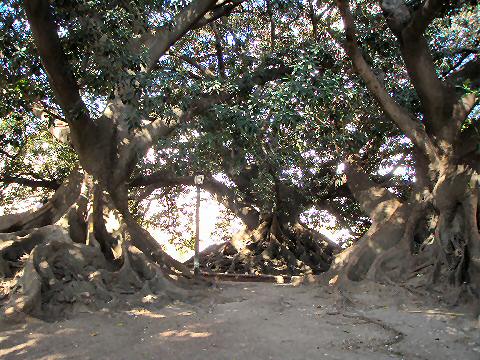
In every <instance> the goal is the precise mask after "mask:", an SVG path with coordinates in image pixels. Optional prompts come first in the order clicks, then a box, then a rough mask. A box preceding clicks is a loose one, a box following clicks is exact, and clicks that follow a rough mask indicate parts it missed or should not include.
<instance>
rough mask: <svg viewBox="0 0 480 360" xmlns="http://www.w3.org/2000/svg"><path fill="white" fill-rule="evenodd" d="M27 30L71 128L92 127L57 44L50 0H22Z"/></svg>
mask: <svg viewBox="0 0 480 360" xmlns="http://www.w3.org/2000/svg"><path fill="white" fill-rule="evenodd" d="M24 4H25V12H26V14H27V18H28V22H29V24H30V29H31V31H32V34H33V37H34V40H35V45H36V47H37V50H38V53H39V55H40V59H41V61H42V64H43V66H44V68H45V70H46V72H47V74H48V79H49V82H50V85H51V86H52V89H53V91H54V93H55V97H56V98H57V100H58V102H59V104H60V106H61V108H62V110H63V112H64V114H65V116H66V120H67V121H68V122H69V124H70V125H71V126H72V127H75V128H76V129H79V130H80V129H82V128H85V127H86V126H93V121H92V120H91V119H90V117H89V114H88V110H87V108H86V106H85V104H84V102H83V100H82V98H81V96H80V89H79V87H78V84H77V81H76V79H75V77H74V75H73V72H72V69H71V68H70V64H69V63H68V60H67V57H66V56H65V53H64V51H63V49H62V45H61V44H60V39H59V37H58V28H57V26H56V24H55V22H54V20H53V16H52V14H51V9H50V5H49V2H48V1H46V0H25V2H24Z"/></svg>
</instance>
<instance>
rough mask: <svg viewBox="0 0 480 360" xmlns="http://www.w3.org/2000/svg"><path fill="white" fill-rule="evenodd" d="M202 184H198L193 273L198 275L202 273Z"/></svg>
mask: <svg viewBox="0 0 480 360" xmlns="http://www.w3.org/2000/svg"><path fill="white" fill-rule="evenodd" d="M199 244H200V186H199V185H197V209H196V219H195V256H194V258H193V273H194V275H196V276H198V274H199V273H200V259H199V256H200V251H199V250H200V245H199Z"/></svg>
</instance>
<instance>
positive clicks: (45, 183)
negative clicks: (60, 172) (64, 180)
mask: <svg viewBox="0 0 480 360" xmlns="http://www.w3.org/2000/svg"><path fill="white" fill-rule="evenodd" d="M0 183H4V184H19V185H24V186H29V187H32V188H37V187H42V188H47V189H52V190H57V189H58V188H59V187H60V184H59V183H58V181H57V180H45V179H42V180H33V179H27V178H23V177H19V176H8V175H7V176H0Z"/></svg>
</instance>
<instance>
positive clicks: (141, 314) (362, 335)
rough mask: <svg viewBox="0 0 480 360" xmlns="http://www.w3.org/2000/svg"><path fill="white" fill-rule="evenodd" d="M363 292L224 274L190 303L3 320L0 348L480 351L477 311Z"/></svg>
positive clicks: (125, 353)
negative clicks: (224, 279)
mask: <svg viewBox="0 0 480 360" xmlns="http://www.w3.org/2000/svg"><path fill="white" fill-rule="evenodd" d="M362 286H363V285H362ZM355 294H357V295H355V296H353V295H345V296H343V295H338V294H337V293H333V292H332V290H331V288H329V287H323V286H319V285H308V286H298V287H293V286H290V285H273V284H266V283H222V284H221V285H220V286H219V289H215V290H211V291H210V292H209V294H208V296H207V297H205V298H203V299H202V300H198V301H196V302H195V303H190V304H187V303H181V302H174V303H172V304H170V305H168V306H166V307H163V308H158V309H157V308H156V307H155V304H149V305H148V304H147V305H145V307H143V308H141V307H131V308H130V309H129V310H123V311H109V310H104V311H101V312H96V313H89V312H84V313H80V314H77V315H75V316H74V317H73V318H71V319H69V320H64V321H60V322H56V323H45V322H41V321H40V320H36V319H28V321H27V323H26V324H20V325H7V324H0V326H2V328H1V331H0V358H1V359H116V360H120V359H172V360H174V359H189V360H193V359H212V360H216V359H228V360H235V359H244V360H256V359H262V360H266V359H276V360H277V359H288V360H293V359H435V360H440V359H458V360H467V359H475V360H478V359H480V328H479V325H480V324H479V320H478V318H477V319H476V318H474V317H473V316H472V315H471V314H470V315H469V314H466V313H462V312H459V311H458V310H456V311H454V310H451V309H449V310H448V309H445V308H438V307H434V306H429V305H428V302H429V300H425V298H420V297H419V295H413V294H411V293H410V292H407V291H406V290H404V289H402V288H393V287H384V286H375V287H372V286H367V285H365V286H364V287H363V288H360V289H358V290H357V291H356V292H355ZM147 300H148V299H147Z"/></svg>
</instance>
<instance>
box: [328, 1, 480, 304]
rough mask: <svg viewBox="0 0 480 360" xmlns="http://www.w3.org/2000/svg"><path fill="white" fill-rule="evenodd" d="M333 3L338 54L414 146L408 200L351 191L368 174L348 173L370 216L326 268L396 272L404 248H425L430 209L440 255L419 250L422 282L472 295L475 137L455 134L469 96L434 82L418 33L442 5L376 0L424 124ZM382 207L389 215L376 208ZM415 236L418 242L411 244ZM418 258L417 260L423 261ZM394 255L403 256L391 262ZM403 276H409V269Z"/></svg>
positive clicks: (344, 7)
mask: <svg viewBox="0 0 480 360" xmlns="http://www.w3.org/2000/svg"><path fill="white" fill-rule="evenodd" d="M337 5H338V8H339V10H340V14H341V16H342V18H343V21H344V26H345V34H346V41H345V50H346V52H347V54H348V56H349V57H350V59H351V60H352V64H353V67H354V69H355V70H356V71H357V73H358V74H359V75H360V77H361V78H362V79H363V81H364V82H365V84H366V86H367V88H368V90H369V91H370V93H371V94H372V95H374V96H375V98H376V99H377V101H378V104H379V106H380V107H381V109H382V110H383V111H384V112H385V113H386V114H387V115H388V116H389V117H390V119H391V120H392V121H393V122H394V123H395V124H396V125H397V126H398V127H399V129H400V130H401V131H402V132H403V133H404V134H405V135H406V136H407V137H408V138H409V139H410V140H411V141H412V143H413V144H414V145H415V146H414V149H415V151H414V153H413V156H414V158H415V160H416V170H417V174H416V175H417V178H418V179H419V181H418V182H417V183H416V184H415V186H414V190H413V192H412V194H411V197H410V199H409V202H400V201H399V200H396V199H393V200H391V201H390V202H389V200H388V199H387V198H388V197H391V195H388V194H387V193H386V189H379V188H378V186H377V185H375V184H371V186H370V187H369V189H370V190H369V191H363V190H362V191H356V189H355V187H356V186H357V184H358V185H359V186H360V188H362V187H363V185H362V182H363V183H365V182H364V181H363V180H365V179H368V177H366V176H363V180H362V178H360V179H355V176H350V183H349V186H350V188H351V190H352V193H354V195H355V197H356V199H357V200H358V201H359V202H360V204H361V205H362V207H363V209H364V210H365V211H366V213H367V214H368V215H369V216H370V218H371V219H372V227H371V228H370V230H369V231H368V232H367V234H366V235H365V236H364V237H363V238H362V239H361V240H360V241H359V242H358V243H357V244H356V245H354V246H353V247H352V248H350V249H348V250H347V251H346V252H345V253H343V254H341V255H340V256H339V257H338V259H337V260H336V262H335V266H334V267H333V268H338V269H339V271H338V274H339V275H341V276H342V277H344V278H345V277H347V278H350V279H353V280H361V279H363V278H364V277H365V275H367V274H370V275H371V276H373V277H375V278H377V277H378V275H379V274H380V275H382V274H381V273H382V271H383V272H385V271H387V270H386V269H387V268H388V267H390V268H392V267H391V266H390V264H389V262H394V263H397V264H399V266H397V272H402V271H403V270H404V269H405V266H404V265H405V263H406V262H408V261H410V260H411V256H410V255H411V253H412V249H413V246H412V244H413V243H414V242H416V243H420V244H426V242H425V240H426V239H425V236H424V235H425V232H423V234H420V233H419V231H418V224H419V223H422V221H423V220H422V218H425V216H426V212H428V211H426V209H428V208H432V209H433V211H434V212H435V216H436V217H437V220H438V221H436V222H435V224H433V226H432V228H433V229H434V246H436V247H437V250H438V251H437V253H439V254H440V255H441V256H439V257H435V255H434V254H435V253H434V252H433V251H431V247H429V246H427V245H425V246H426V247H428V248H429V249H428V251H425V252H424V254H426V259H427V263H435V266H434V267H433V271H432V272H431V275H432V276H431V277H425V278H428V279H432V280H433V281H434V282H435V281H436V282H440V283H444V281H440V280H443V279H449V282H450V283H451V284H453V285H455V286H457V287H459V286H461V287H463V285H465V284H466V285H467V286H468V287H469V289H470V290H473V293H476V296H479V294H480V292H479V289H480V277H479V275H478V274H479V273H480V271H479V269H480V267H479V247H480V238H479V228H478V209H477V207H478V186H479V183H478V161H477V160H478V159H477V157H476V156H477V155H476V154H475V153H476V151H473V150H472V146H471V144H472V143H475V142H476V138H475V136H474V135H473V134H472V132H471V131H469V130H471V129H468V128H467V130H466V131H464V132H460V128H461V126H462V125H463V124H465V121H466V119H467V117H468V115H469V113H470V111H471V110H472V109H473V107H474V106H475V104H476V103H477V101H478V99H477V98H476V95H475V94H474V93H466V94H461V93H459V92H456V91H455V89H454V86H452V84H453V82H454V81H455V80H454V78H455V77H454V76H451V77H450V79H448V80H447V81H444V80H441V79H440V78H439V77H438V74H437V71H436V69H435V66H434V62H433V60H432V56H431V54H430V49H429V48H428V43H427V41H426V39H425V36H424V32H425V30H426V28H427V27H428V25H429V24H430V23H431V22H432V21H433V19H435V17H437V16H438V15H439V14H440V9H442V7H443V6H444V5H445V4H444V3H442V2H440V1H426V2H424V3H423V4H422V5H420V6H419V7H418V8H417V9H416V10H414V11H413V10H411V9H409V8H408V7H407V5H406V4H405V2H404V1H400V0H398V1H380V5H381V6H382V9H383V12H384V16H385V20H386V22H387V24H388V26H389V27H390V29H391V30H392V32H393V33H394V34H395V36H396V37H397V39H398V44H399V47H400V51H401V54H402V59H403V61H404V63H405V67H406V70H407V72H408V74H409V76H410V80H411V83H412V85H413V87H414V88H415V91H416V92H417V94H418V96H419V98H420V100H421V102H422V108H423V110H424V119H423V122H424V123H425V126H423V125H422V124H421V123H420V122H419V121H418V120H417V119H415V118H414V117H413V116H412V115H410V114H409V113H408V111H407V110H406V109H405V108H403V107H402V106H400V105H399V104H397V103H396V102H395V100H394V99H393V98H392V97H391V96H390V95H389V94H388V92H387V91H386V90H385V88H384V87H383V86H382V84H380V83H379V81H378V80H377V79H376V78H375V76H374V73H373V71H372V69H371V68H370V67H369V65H368V64H367V62H366V61H365V59H364V58H363V54H362V50H361V49H360V47H359V43H358V42H357V39H356V27H355V19H354V17H353V15H352V13H351V11H350V8H349V4H348V1H346V0H337ZM476 62H477V61H472V62H470V63H468V64H466V65H465V68H468V69H471V68H473V69H475V67H476V65H475V64H476ZM467 65H468V66H467ZM462 76H463V75H462ZM464 76H467V77H469V80H471V81H472V83H474V84H476V81H477V80H478V72H476V71H475V70H474V71H472V72H470V71H465V72H464ZM356 180H361V181H360V182H359V181H356ZM366 183H368V181H367V182H366ZM357 190H358V189H357ZM385 196H387V197H385ZM383 203H385V204H388V206H387V208H391V209H392V211H386V208H385V207H384V208H383V209H382V204H383ZM377 209H378V212H377V211H376V210H377ZM372 211H373V212H372ZM384 215H387V216H384ZM420 235H423V236H424V238H420V239H416V237H418V236H420ZM382 243H384V245H385V244H386V245H388V247H387V248H385V246H382V245H381V244H382ZM419 255H420V256H419ZM421 255H422V254H417V257H419V258H425V257H424V256H421ZM400 256H401V257H403V258H400V259H398V257H400ZM396 257H397V259H395V258H396ZM387 260H388V261H387ZM402 262H403V263H404V264H401V263H402ZM372 267H373V268H372ZM394 267H395V266H394ZM381 268H383V270H382V269H381ZM399 268H400V269H401V270H400V271H398V269H399ZM421 268H424V266H421ZM379 269H381V270H379ZM410 270H411V269H410ZM403 272H404V273H406V274H409V271H403Z"/></svg>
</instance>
